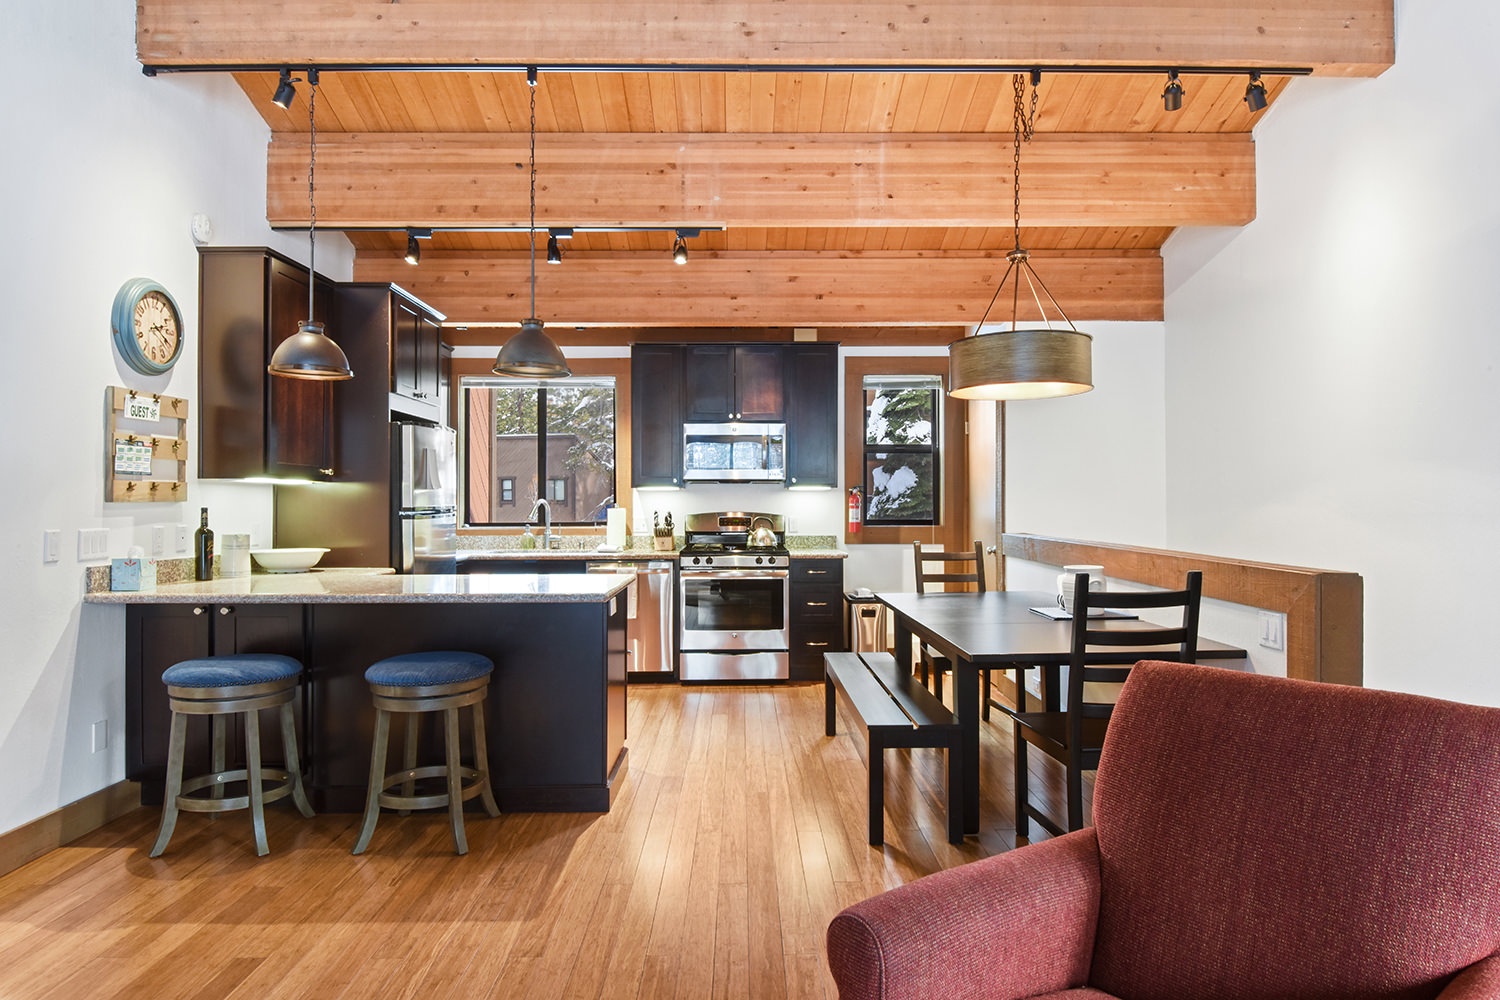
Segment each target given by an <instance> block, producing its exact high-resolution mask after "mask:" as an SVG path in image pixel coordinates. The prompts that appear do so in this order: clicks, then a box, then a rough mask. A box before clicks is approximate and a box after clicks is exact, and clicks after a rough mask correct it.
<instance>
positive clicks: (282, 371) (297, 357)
mask: <svg viewBox="0 0 1500 1000" xmlns="http://www.w3.org/2000/svg"><path fill="white" fill-rule="evenodd" d="M307 82H308V83H309V84H310V85H311V91H310V92H309V94H308V98H307V127H308V136H309V138H310V141H309V143H308V159H307V319H306V320H305V321H304V322H303V323H302V324H301V325H299V326H298V327H297V332H296V333H294V334H292V335H291V336H290V337H288V338H286V339H285V340H283V341H282V342H281V343H280V344H278V345H277V346H276V350H275V352H274V353H273V354H272V355H271V363H270V364H269V365H267V366H266V371H268V372H270V373H271V374H272V375H280V376H281V377H282V378H300V379H316V380H319V381H324V382H338V381H342V380H344V379H350V378H353V377H354V372H353V371H352V370H351V369H350V368H349V359H348V358H347V357H345V356H344V352H343V351H342V350H341V349H340V348H339V345H338V344H335V343H334V342H333V341H332V340H331V339H329V338H328V337H327V336H326V335H325V334H324V332H323V324H322V323H318V322H316V321H315V320H314V316H315V314H314V312H313V292H314V291H315V290H316V288H317V285H318V278H317V271H316V270H315V265H316V263H317V252H318V237H317V225H318V206H317V202H316V201H314V200H313V175H314V172H315V171H316V169H317V165H318V122H317V119H316V118H315V117H314V112H315V110H316V108H317V103H318V71H317V70H315V69H310V70H308V71H307Z"/></svg>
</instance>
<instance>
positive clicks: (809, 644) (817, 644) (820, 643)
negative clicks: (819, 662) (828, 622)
mask: <svg viewBox="0 0 1500 1000" xmlns="http://www.w3.org/2000/svg"><path fill="white" fill-rule="evenodd" d="M807 645H808V646H809V647H817V648H822V647H823V646H826V645H828V643H826V642H809V643H807Z"/></svg>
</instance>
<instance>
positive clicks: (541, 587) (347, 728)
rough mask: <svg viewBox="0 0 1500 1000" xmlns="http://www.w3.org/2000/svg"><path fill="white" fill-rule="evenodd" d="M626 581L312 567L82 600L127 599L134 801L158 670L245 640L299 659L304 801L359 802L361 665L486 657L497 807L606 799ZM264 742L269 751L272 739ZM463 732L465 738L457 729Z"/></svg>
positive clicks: (369, 725)
mask: <svg viewBox="0 0 1500 1000" xmlns="http://www.w3.org/2000/svg"><path fill="white" fill-rule="evenodd" d="M630 581H631V577H630V576H628V575H616V574H501V575H490V574H478V575H472V576H469V575H442V576H402V575H394V574H390V573H385V574H380V573H376V572H360V571H339V570H324V571H316V570H315V571H313V572H310V573H298V574H277V575H270V574H257V575H254V576H249V577H241V578H238V579H218V580H213V581H210V582H206V583H179V584H168V585H163V586H159V587H158V588H157V589H155V590H152V591H139V592H109V591H104V592H98V593H91V594H88V595H87V596H86V597H85V601H86V602H88V603H94V604H124V605H126V617H125V631H126V635H125V640H126V656H125V668H126V774H127V777H129V778H130V779H131V780H134V781H139V782H140V783H141V788H142V792H141V796H142V801H143V802H146V803H148V804H154V803H158V802H160V801H161V796H162V790H163V779H164V774H165V771H164V768H165V762H166V746H167V733H168V726H169V724H170V711H169V709H168V707H167V697H166V689H165V687H164V686H163V685H162V683H161V673H162V671H163V670H165V669H166V668H167V667H168V666H170V665H171V664H173V663H175V662H177V661H179V660H184V659H189V658H193V657H199V656H207V655H212V654H220V655H222V654H228V653H250V652H256V653H282V654H285V655H288V656H293V657H296V658H297V659H298V660H300V661H301V662H302V663H303V665H304V666H305V667H306V671H305V673H304V677H303V686H302V691H301V699H302V702H301V708H300V721H301V727H300V732H299V739H300V740H301V746H302V754H303V758H304V761H305V764H306V767H307V769H308V778H309V791H310V793H311V794H312V797H313V805H314V807H315V808H318V809H321V810H325V811H335V812H358V811H360V810H361V809H362V808H363V805H364V794H365V782H366V780H367V778H368V774H369V753H370V740H371V735H372V732H373V728H374V718H375V713H374V708H373V707H372V705H371V700H370V694H369V688H368V686H367V685H366V684H365V681H364V671H365V668H366V667H368V666H369V665H370V664H371V663H374V662H375V661H376V660H378V659H381V658H383V657H386V656H394V655H397V654H400V653H411V652H419V651H422V650H435V649H460V650H468V651H471V652H475V653H481V654H483V655H485V656H488V657H489V658H490V659H491V660H493V661H494V663H495V674H494V676H493V678H492V679H491V681H490V690H489V696H488V699H487V701H486V704H485V729H486V737H487V741H488V745H489V755H490V761H489V767H490V773H491V779H492V782H493V785H494V789H495V795H496V798H497V799H498V800H499V802H500V808H501V809H502V810H506V811H510V812H604V811H608V809H609V804H610V800H611V798H612V796H613V794H614V792H615V791H616V790H617V788H618V781H619V778H620V777H621V776H622V775H623V773H624V766H625V756H626V751H625V670H626V644H625V624H626V622H625V614H626V602H625V599H624V591H625V589H626V588H627V587H628V586H629V584H630ZM464 722H465V724H467V723H468V719H467V718H466V719H465V720H464ZM202 728H203V729H204V730H205V731H204V732H203V733H201V734H193V733H192V730H193V729H194V727H192V726H190V727H189V730H190V735H192V736H193V739H194V740H196V742H197V744H198V748H199V749H201V748H205V747H206V746H207V732H206V730H207V726H206V724H204V725H203V727H202ZM262 728H263V730H265V731H267V732H272V733H274V732H275V724H274V720H273V719H272V718H270V717H269V716H267V717H265V718H264V719H263V720H262ZM426 729H427V731H428V735H431V736H432V739H430V740H426V741H424V747H425V748H426V750H427V751H430V752H436V747H437V746H439V745H440V744H439V743H438V741H437V740H436V732H435V730H436V725H435V724H432V723H428V724H427V726H426ZM233 736H234V734H233V733H231V745H234V739H233ZM266 743H267V759H268V763H269V762H270V761H271V758H272V757H273V756H275V755H276V754H278V753H279V747H277V746H276V744H277V741H276V740H275V739H270V740H267V741H266ZM464 744H465V745H466V746H471V745H472V744H471V743H470V741H469V739H468V736H467V735H465V737H464ZM194 752H195V747H194V744H193V743H191V742H190V745H189V753H190V754H192V753H194ZM203 759H205V760H206V759H207V758H206V752H205V755H204V758H203Z"/></svg>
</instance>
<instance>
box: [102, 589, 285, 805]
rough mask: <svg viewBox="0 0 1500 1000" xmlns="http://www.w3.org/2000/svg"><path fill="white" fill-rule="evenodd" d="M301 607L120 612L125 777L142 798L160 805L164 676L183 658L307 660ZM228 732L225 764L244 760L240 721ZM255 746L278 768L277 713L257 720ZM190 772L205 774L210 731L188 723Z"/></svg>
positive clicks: (161, 607)
mask: <svg viewBox="0 0 1500 1000" xmlns="http://www.w3.org/2000/svg"><path fill="white" fill-rule="evenodd" d="M304 635H305V628H304V622H303V606H302V605H300V604H241V605H232V604H151V605H145V604H142V605H131V606H130V607H128V608H127V609H126V612H125V714H126V727H125V729H126V733H127V739H126V745H125V776H126V777H127V778H129V779H130V780H131V781H138V782H140V783H141V801H142V802H143V803H145V804H147V805H156V804H159V803H160V802H161V799H162V791H163V787H164V785H165V776H166V766H167V740H168V737H169V735H170V731H171V724H172V710H171V708H170V707H169V706H168V702H167V688H166V685H164V684H163V683H162V682H161V675H162V671H164V670H166V669H167V668H168V667H170V666H171V665H172V664H174V663H179V662H181V661H182V660H191V659H197V658H199V657H204V656H216V655H219V656H222V655H227V654H231V653H280V654H281V655H283V656H291V657H294V658H295V659H297V660H298V661H299V662H302V663H304V664H305V663H306V657H305V652H306V649H305V646H306V643H305V639H304ZM308 679H309V677H308V675H306V674H304V676H303V680H304V687H303V691H304V696H303V701H302V705H301V706H298V733H297V741H298V750H299V752H300V754H301V756H302V762H303V765H304V766H307V765H308V762H309V760H310V758H311V753H312V750H311V748H310V747H309V746H308V745H307V731H306V726H305V725H304V724H303V714H302V707H303V706H305V705H306V700H305V692H306V690H307V688H306V682H307V681H308ZM228 722H229V726H228V728H227V730H226V733H227V736H228V750H229V759H230V762H231V764H230V766H235V762H242V761H243V755H244V745H245V743H244V732H243V729H242V728H241V725H240V719H239V717H238V716H234V717H230V718H229V719H228ZM260 731H261V748H262V754H263V755H264V757H263V759H264V762H265V763H266V765H267V766H269V767H277V766H281V763H282V755H281V736H280V733H281V721H280V718H279V716H278V714H277V710H273V709H268V710H266V711H264V712H262V714H261V717H260ZM187 760H188V762H189V763H188V769H187V770H188V773H200V772H204V771H207V770H208V762H209V727H208V724H207V723H200V722H195V721H193V720H189V723H188V746H187Z"/></svg>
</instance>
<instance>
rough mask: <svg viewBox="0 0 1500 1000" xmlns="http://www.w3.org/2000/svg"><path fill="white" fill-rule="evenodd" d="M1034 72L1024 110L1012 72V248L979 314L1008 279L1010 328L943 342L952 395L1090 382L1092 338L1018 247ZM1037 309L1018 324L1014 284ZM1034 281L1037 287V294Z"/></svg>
mask: <svg viewBox="0 0 1500 1000" xmlns="http://www.w3.org/2000/svg"><path fill="white" fill-rule="evenodd" d="M1039 76H1040V74H1038V73H1036V72H1033V73H1032V76H1031V88H1032V89H1031V114H1030V115H1029V116H1028V115H1027V114H1026V108H1025V95H1026V78H1025V77H1024V76H1022V75H1021V74H1017V75H1016V77H1015V92H1016V106H1015V117H1014V121H1015V126H1014V130H1015V154H1014V168H1015V202H1014V205H1015V215H1014V221H1015V249H1013V250H1011V251H1010V253H1008V254H1006V255H1005V257H1006V260H1008V261H1010V266H1009V267H1007V268H1006V270H1005V274H1004V276H1003V277H1001V279H1000V285H999V287H997V288H996V289H995V294H994V296H993V297H992V298H991V299H990V304H989V306H987V307H986V308H985V310H984V316H983V317H981V319H980V320H979V326H978V329H983V328H984V323H985V320H987V319H989V315H990V309H993V308H994V306H995V302H996V301H998V300H999V298H1000V293H1001V292H1002V291H1003V290H1004V289H1005V283H1006V282H1007V281H1010V280H1011V278H1012V277H1014V278H1015V281H1014V283H1013V284H1012V285H1011V306H1010V329H1009V330H1000V331H996V332H994V333H978V334H975V335H974V336H972V337H965V338H963V339H962V340H958V341H955V342H954V343H952V344H950V345H949V346H948V394H949V395H950V396H955V397H957V398H959V399H1044V398H1047V397H1051V396H1072V395H1076V394H1077V393H1080V392H1088V391H1089V390H1090V389H1092V388H1093V387H1094V375H1093V359H1092V343H1093V338H1092V337H1090V336H1089V335H1088V334H1086V333H1079V332H1078V329H1077V328H1076V327H1075V326H1073V321H1072V320H1070V319H1068V316H1067V313H1065V312H1063V309H1062V306H1060V305H1058V303H1057V299H1055V298H1053V297H1052V293H1051V292H1049V291H1047V286H1046V285H1045V284H1043V283H1042V279H1041V278H1040V277H1038V276H1037V273H1036V272H1035V271H1034V270H1032V267H1031V255H1030V254H1029V253H1027V252H1026V251H1025V250H1023V249H1021V142H1022V141H1023V138H1024V139H1030V138H1031V135H1032V131H1033V128H1034V126H1035V123H1036V101H1037V98H1036V84H1037V78H1038V77H1039ZM1022 282H1025V284H1026V288H1027V291H1028V293H1029V295H1030V297H1031V299H1032V301H1033V302H1034V303H1035V304H1036V307H1037V310H1038V312H1040V313H1041V316H1042V322H1043V323H1044V324H1046V325H1044V326H1042V327H1035V328H1029V329H1024V330H1023V329H1021V328H1020V324H1019V322H1018V320H1019V313H1020V306H1021V284H1022ZM1038 289H1040V294H1038ZM1042 296H1046V300H1047V301H1048V302H1050V303H1052V308H1054V309H1056V310H1057V313H1058V315H1059V316H1061V317H1062V320H1063V322H1064V323H1066V324H1067V326H1068V328H1067V329H1066V330H1062V329H1057V330H1054V329H1052V326H1051V323H1050V321H1049V320H1048V319H1047V309H1046V307H1045V305H1044V304H1043V302H1042Z"/></svg>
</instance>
